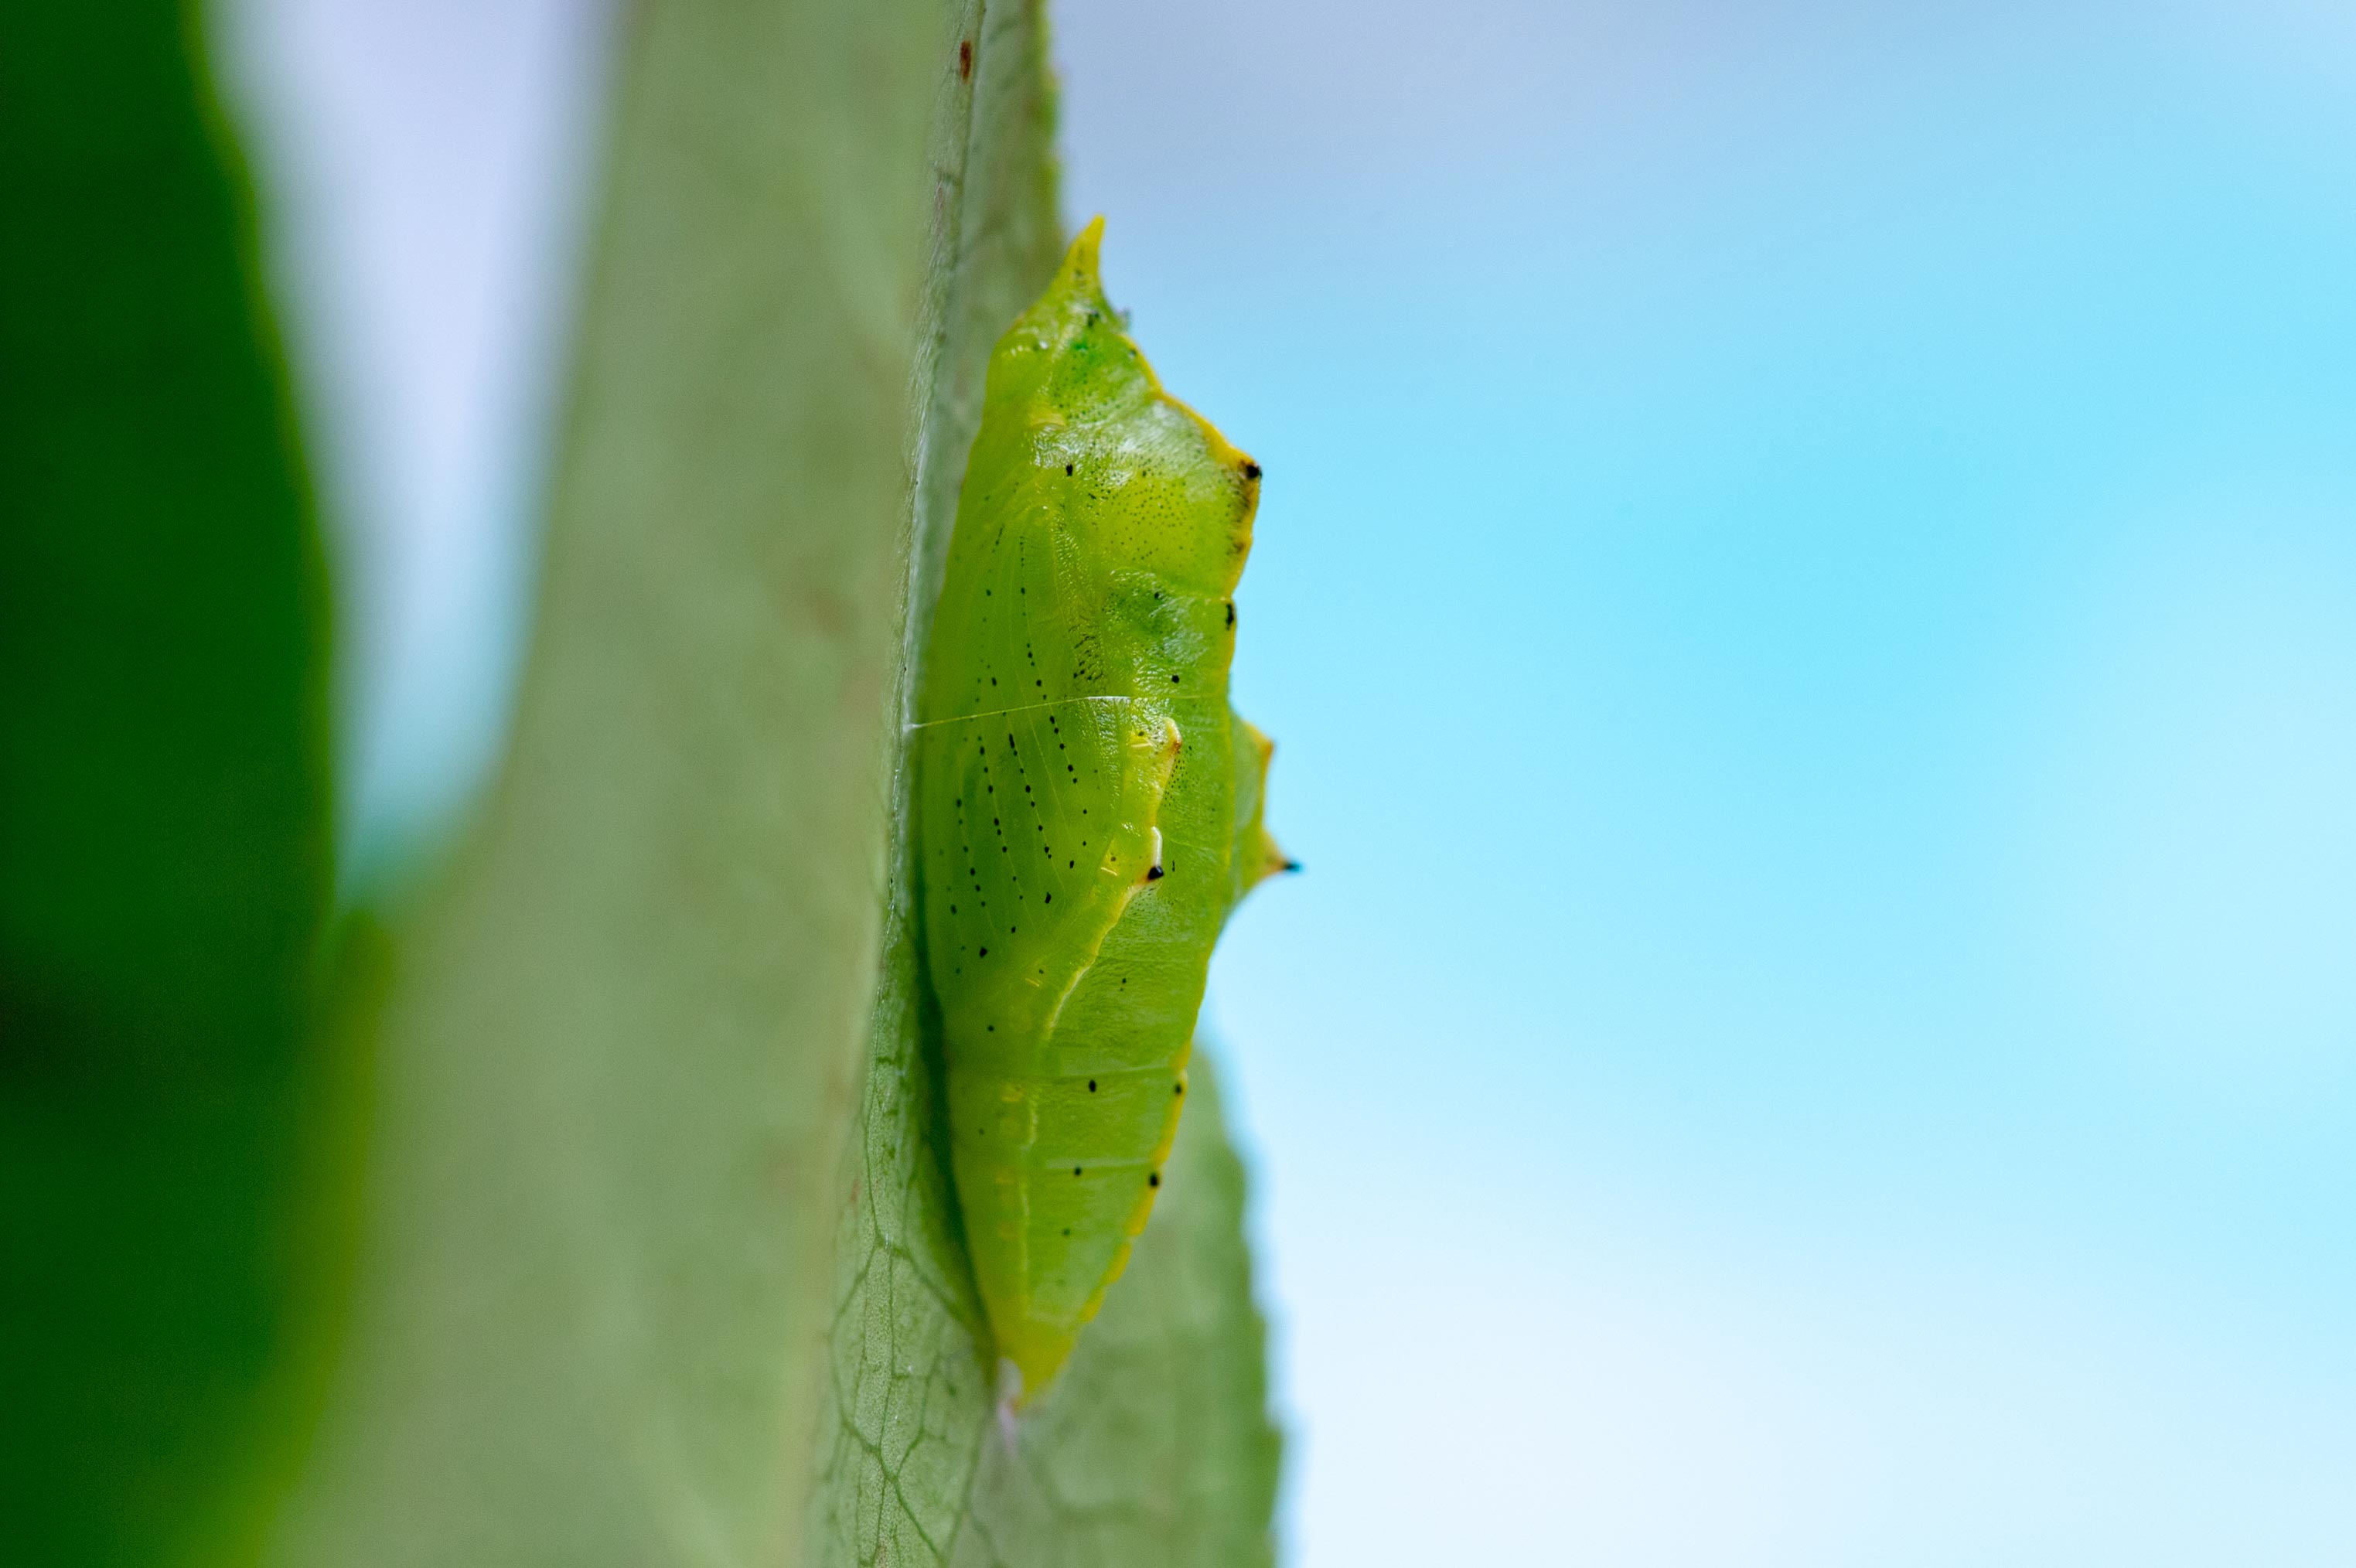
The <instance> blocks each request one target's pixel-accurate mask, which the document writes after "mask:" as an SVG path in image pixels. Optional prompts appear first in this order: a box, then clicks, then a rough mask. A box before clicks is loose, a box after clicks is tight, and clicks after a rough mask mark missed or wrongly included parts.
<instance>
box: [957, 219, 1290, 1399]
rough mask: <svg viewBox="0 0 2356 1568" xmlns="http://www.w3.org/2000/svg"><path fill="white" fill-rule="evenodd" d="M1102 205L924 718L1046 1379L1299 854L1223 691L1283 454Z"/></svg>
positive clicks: (985, 492)
mask: <svg viewBox="0 0 2356 1568" xmlns="http://www.w3.org/2000/svg"><path fill="white" fill-rule="evenodd" d="M1102 230H1103V220H1102V219H1098V220H1097V221H1096V222H1093V223H1090V224H1089V225H1088V227H1087V229H1085V230H1083V231H1082V232H1081V234H1080V236H1079V238H1078V239H1077V240H1075V241H1073V244H1072V247H1071V250H1070V251H1068V252H1067V253H1066V256H1065V257H1064V261H1063V264H1062V266H1061V267H1060V268H1059V269H1058V270H1057V272H1056V273H1055V279H1054V281H1053V282H1052V283H1049V285H1048V287H1047V290H1046V292H1045V293H1044V294H1042V295H1041V296H1040V298H1039V300H1038V302H1037V303H1036V304H1033V305H1032V307H1031V308H1030V309H1029V310H1028V311H1026V312H1024V313H1023V316H1022V318H1021V319H1020V320H1018V321H1016V322H1015V324H1014V325H1013V326H1012V328H1011V329H1010V330H1009V331H1008V332H1007V334H1006V336H1004V337H1003V338H1001V340H1000V341H999V343H998V345H997V347H996V348H995V349H994V350H993V351H992V352H991V359H990V367H989V373H988V379H987V381H986V383H985V387H984V392H983V401H982V415H981V423H980V432H979V433H978V434H977V435H976V436H975V438H974V443H973V450H972V453H971V455H970V457H969V460H968V463H967V465H966V473H965V479H964V483H963V485H962V487H961V489H960V491H959V493H958V513H957V523H956V528H955V531H954V533H953V535H952V537H951V539H950V544H949V553H948V568H947V571H946V574H945V577H944V581H943V585H942V590H941V597H940V602H939V604H938V607H937V611H936V613H935V615H934V620H933V625H932V632H931V640H930V642H929V644H928V645H927V648H926V660H925V671H924V685H923V690H922V694H921V697H920V699H919V702H918V708H917V725H916V731H915V732H914V736H913V741H912V744H913V752H914V761H915V766H916V797H915V798H916V832H917V868H918V894H919V898H920V901H921V904H922V919H923V930H924V938H925V947H926V969H927V972H928V974H929V976H930V977H931V981H932V986H933V990H934V993H935V995H936V997H937V999H938V1001H939V1004H940V1018H941V1025H942V1029H943V1031H944V1040H943V1051H942V1054H943V1059H944V1061H945V1064H946V1068H947V1080H948V1092H947V1101H948V1125H949V1152H950V1164H951V1168H952V1170H953V1173H954V1176H955V1179H956V1186H957V1193H958V1203H959V1205H960V1207H961V1209H962V1211H963V1215H964V1221H965V1232H966V1236H967V1240H968V1244H969V1249H970V1252H971V1254H972V1260H973V1265H974V1276H975V1283H976V1285H977V1286H978V1288H979V1291H980V1297H981V1302H982V1306H983V1308H984V1310H985V1311H986V1312H987V1314H988V1316H989V1320H990V1328H991V1336H992V1338H993V1339H995V1340H996V1342H997V1347H998V1350H999V1353H1000V1354H1001V1356H1003V1357H1005V1358H1006V1359H1007V1360H1011V1361H1012V1362H1013V1363H1014V1366H1015V1367H1016V1369H1017V1370H1018V1371H1020V1373H1021V1375H1022V1382H1023V1392H1022V1396H1021V1397H1022V1399H1023V1401H1025V1402H1027V1401H1029V1400H1030V1399H1032V1398H1033V1397H1035V1396H1036V1395H1037V1393H1038V1392H1039V1391H1040V1390H1041V1389H1043V1388H1044V1386H1045V1385H1046V1384H1047V1382H1048V1381H1049V1380H1051V1379H1052V1378H1053V1377H1054V1376H1055V1373H1056V1371H1057V1370H1058V1369H1060V1368H1061V1367H1062V1366H1063V1364H1064V1362H1065V1360H1066V1358H1067V1357H1068V1356H1069V1355H1070V1354H1071V1351H1072V1347H1073V1345H1074V1343H1075V1342H1076V1339H1077V1338H1078V1336H1079V1332H1080V1329H1081V1328H1082V1327H1083V1326H1084V1325H1085V1324H1086V1323H1087V1321H1088V1320H1089V1319H1090V1318H1091V1317H1094V1316H1095V1315H1096V1312H1097V1308H1098V1305H1099V1304H1100V1303H1101V1302H1102V1301H1103V1299H1104V1293H1105V1289H1106V1287H1107V1286H1108V1285H1110V1284H1111V1283H1112V1282H1113V1281H1114V1280H1115V1279H1116V1278H1118V1277H1119V1274H1120V1272H1121V1269H1122V1267H1123V1265H1124V1264H1126V1263H1127V1261H1128V1258H1129V1252H1130V1242H1131V1241H1132V1239H1133V1238H1135V1237H1136V1236H1137V1234H1138V1233H1139V1232H1141V1231H1142V1230H1143V1229H1144V1226H1145V1221H1146V1218H1147V1216H1148V1214H1150V1213H1151V1210H1152V1207H1153V1200H1154V1197H1155V1194H1156V1192H1157V1191H1158V1189H1159V1188H1160V1186H1161V1181H1162V1162H1163V1161H1164V1160H1165V1159H1166V1158H1167V1157H1169V1154H1170V1148H1171V1145H1172V1142H1173V1139H1174V1138H1175V1137H1176V1136H1177V1130H1178V1117H1179V1115H1180V1113H1181V1111H1182V1110H1183V1107H1184V1104H1185V1089H1186V1059H1187V1053H1188V1051H1189V1049H1190V1048H1191V1044H1192V1041H1193V1039H1194V1020H1195V1015H1196V1013H1197V1012H1198V1011H1199V1010H1200V1008H1201V1006H1202V1000H1203V987H1204V980H1205V974H1206V972H1207V969H1208V966H1209V964H1210V957H1211V948H1212V944H1214V942H1215V941H1216V940H1217V937H1218V934H1219V930H1220V927H1221V926H1222V925H1223V924H1224V923H1226V917H1227V914H1228V912H1229V911H1230V910H1231V909H1232V908H1233V907H1234V903H1235V901H1236V900H1237V898H1239V897H1240V896H1241V895H1242V893H1243V891H1245V890H1246V889H1247V888H1248V887H1249V886H1250V885H1251V884H1252V883H1253V882H1254V881H1257V880H1258V879H1259V878H1260V877H1261V876H1263V875H1265V874H1266V873H1267V872H1268V871H1269V869H1277V868H1280V867H1281V866H1283V865H1284V863H1285V862H1284V860H1283V857H1282V854H1281V852H1280V851H1279V850H1277V849H1276V848H1275V846H1274V843H1273V841H1272V840H1269V838H1268V837H1267V833H1266V831H1265V829H1264V828H1263V827H1261V824H1260V799H1261V795H1262V787H1263V783H1264V777H1265V773H1266V768H1267V762H1268V752H1269V746H1268V742H1267V740H1266V737H1264V736H1261V735H1260V734H1259V732H1258V731H1256V730H1253V729H1252V728H1251V727H1250V726H1249V725H1248V724H1245V723H1244V722H1243V720H1241V719H1239V718H1237V716H1236V715H1235V713H1234V711H1233V710H1232V709H1230V708H1229V707H1228V703H1227V667H1228V664H1229V661H1230V659H1231V658H1232V656H1233V654H1234V649H1235V629H1236V616H1235V606H1234V593H1235V589H1236V583H1237V580H1238V578H1239V577H1240V576H1241V575H1242V572H1243V567H1244V558H1245V556H1246V555H1247V554H1248V552H1249V550H1250V548H1251V535H1252V517H1253V513H1254V510H1255V508H1256V507H1257V506H1258V499H1259V477H1260V472H1259V465H1258V464H1256V463H1254V462H1253V461H1252V460H1251V459H1250V458H1248V457H1247V456H1245V455H1244V453H1241V452H1238V451H1237V450H1236V448H1235V447H1233V446H1231V445H1229V444H1228V443H1227V441H1226V438H1225V437H1223V436H1222V435H1220V434H1219V432H1217V431H1216V430H1215V429H1213V428H1212V427H1211V426H1210V424H1209V423H1207V422H1206V421H1204V420H1203V419H1202V418H1201V417H1200V416H1198V415H1196V414H1195V413H1194V411H1193V410H1191V409H1189V408H1187V407H1186V406H1185V405H1184V404H1183V403H1181V402H1179V401H1178V400H1175V399H1174V398H1172V397H1171V396H1169V395H1168V394H1167V393H1166V392H1164V391H1163V390H1162V385H1161V383H1160V381H1159V380H1158V379H1156V378H1155V377H1154V374H1153V370H1152V368H1151V366H1149V365H1148V364H1147V363H1146V361H1145V358H1144V357H1143V356H1142V355H1141V353H1140V352H1139V351H1138V347H1137V345H1136V344H1135V343H1134V342H1132V341H1131V340H1130V336H1129V333H1128V330H1127V324H1126V322H1125V320H1124V319H1123V318H1122V316H1121V315H1119V313H1117V312H1116V311H1115V310H1114V309H1113V307H1112V306H1111V305H1110V304H1108V302H1107V300H1106V298H1105V295H1104V289H1103V286H1102V284H1101V283H1100V282H1099V280H1098V270H1097V249H1098V241H1099V239H1100V237H1101V234H1102Z"/></svg>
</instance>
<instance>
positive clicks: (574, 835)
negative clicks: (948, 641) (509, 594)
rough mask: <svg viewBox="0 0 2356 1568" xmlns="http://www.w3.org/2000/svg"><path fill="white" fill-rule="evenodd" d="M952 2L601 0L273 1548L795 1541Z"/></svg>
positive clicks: (540, 1548) (445, 1556)
mask: <svg viewBox="0 0 2356 1568" xmlns="http://www.w3.org/2000/svg"><path fill="white" fill-rule="evenodd" d="M958 21H959V17H958V13H957V12H956V11H955V10H954V9H953V8H952V7H950V6H948V5H943V4H937V3H930V0H926V3H908V0H902V3H899V4H884V5H878V4H874V3H873V0H804V3H799V4H789V5H779V4H776V3H775V0H682V3H680V4H676V5H652V6H639V7H633V8H631V9H630V10H629V11H628V12H627V13H626V21H625V23H624V26H625V27H626V34H625V37H623V39H622V40H621V46H620V64H619V68H618V70H619V75H618V93H619V98H618V103H617V107H616V117H615V121H616V123H615V126H614V130H613V133H612V142H611V145H610V148H609V151H608V155H607V168H606V175H605V182H606V183H605V193H604V196H603V198H602V214H601V218H600V222H599V228H598V232H597V240H596V255H595V260H594V268H593V272H592V282H591V284H590V287H589V290H588V293H587V298H586V300H585V304H584V316H583V319H582V323H581V325H580V329H579V337H578V342H577V347H576V350H575V353H576V363H575V371H574V382H573V399H572V407H571V409H570V411H569V417H568V421H567V425H566V431H565V435H564V439H563V446H562V453H561V456H560V459H559V464H558V473H557V478H556V481H555V487H554V492H553V496H552V504H551V517H550V522H549V533H548V539H547V544H546V549H545V558H544V568H543V581H542V583H541V597H540V605H539V615H538V620H537V623H536V625H535V630H534V635H533V640H532V644H531V646H530V653H529V656H528V662H527V666H526V669H525V672H524V676H523V681H522V687H521V692H520V697H519V712H518V716H517V720H516V724H515V730H514V734H513V738H512V743H511V750H510V752H509V756H508V758H507V760H506V762H505V764H504V769H503V773H502V774H501V776H500V778H499V779H498V782H497V783H496V784H495V786H494V787H493V790H492V792H491V794H490V796H489V798H488V800H487V803H486V804H485V805H484V807H483V809H482V812H481V814H480V817H479V820H478V821H477V823H476V825H475V828H474V831H473V832H472V834H471V835H470V837H468V838H467V840H466V842H465V843H464V845H463V846H462V847H461V848H459V849H458V851H457V852H456V855H455V860H454V864H453V867H452V869H451V870H450V872H449V874H448V875H447V877H446V878H445V879H444V880H443V881H442V882H440V883H439V884H438V885H437V886H435V887H434V889H433V890H432V891H430V893H428V894H427V895H425V896H424V897H423V899H422V901H421V902H420V904H419V905H418V907H417V908H416V909H414V910H412V911H409V912H406V913H405V918H404V919H403V921H402V926H403V934H402V939H401V944H400V946H401V952H400V955H399V960H398V965H397V972H396V974H395V976H394V979H393V982H392V987H391V994H390V996H389V997H388V999H387V1002H386V1006H385V1011H384V1015H383V1024H382V1034H381V1046H380V1050H381V1053H382V1061H383V1068H382V1079H381V1083H380V1090H379V1096H378V1104H379V1120H378V1125H377V1130H376V1139H377V1147H376V1152H375V1156H374V1160H373V1165H372V1170H371V1188H372V1198H371V1211H370V1214H369V1231H368V1239H367V1241H366V1243H365V1247H364V1252H363V1257H362V1264H361V1275H360V1281H359V1302H358V1305H357V1307H356V1313H355V1318H354V1328H353V1338H352V1341H351V1346H350V1349H349V1353H348V1359H347V1362H346V1365H345V1367H344V1369H343V1373H342V1376H341V1379H340V1381H339V1383H338V1387H337V1393H336V1398H335V1403H334V1406H333V1408H332V1410H331V1412H330V1414H329V1417H328V1420H327V1426H326V1430H325V1433H324V1435H323V1438H322V1444H321V1448H320V1452H319V1455H318V1457H317V1460H316V1465H315V1467H314V1468H313V1471H312V1473H311V1474H310V1476H309V1477H308V1478H307V1482H306V1486H305V1494H304V1496H303V1497H302V1499H300V1501H299V1506H298V1507H297V1508H296V1509H295V1510H294V1512H293V1514H292V1515H291V1517H290V1518H289V1520H287V1521H286V1525H285V1529H284V1535H283V1538H282V1539H283V1542H284V1555H285V1556H286V1557H288V1558H290V1559H291V1560H294V1561H298V1562H306V1563H335V1564H347V1563H369V1564H393V1563H421V1564H423V1563H430V1564H435V1565H437V1568H438V1565H442V1564H449V1563H497V1564H501V1565H509V1564H522V1563H562V1564H566V1565H567V1568H584V1565H590V1564H596V1563H615V1564H630V1565H632V1568H637V1565H642V1564H648V1563H685V1562H698V1563H745V1564H754V1563H760V1564H771V1563H779V1562H782V1561H786V1560H787V1557H788V1555H789V1552H788V1549H789V1546H790V1544H791V1543H792V1542H793V1541H795V1540H796V1539H797V1538H798V1519H799V1513H798V1505H799V1498H800V1495H801V1493H802V1492H803V1491H804V1489H805V1484H804V1483H803V1481H802V1479H801V1478H802V1477H807V1476H808V1475H809V1473H810V1469H811V1466H812V1458H811V1454H810V1449H811V1443H812V1436H813V1434H814V1432H815V1431H816V1427H817V1421H816V1406H817V1401H818V1397H819V1387H820V1383H821V1378H820V1368H821V1365H822V1349H823V1344H824V1335H825V1331H826V1326H827V1323H828V1320H829V1317H830V1308H831V1306H832V1288H831V1286H832V1270H831V1261H832V1253H831V1249H832V1242H833V1234H834V1226H833V1220H834V1212H835V1209H836V1207H837V1205H838V1190H839V1189H838V1187H837V1181H838V1178H839V1173H840V1171H841V1162H842V1158H843V1151H844V1149H845V1147H846V1145H847V1143H848V1140H849V1136H850V1134H851V1130H852V1128H853V1126H854V1125H855V1124H854V1120H853V1116H854V1107H855V1105H856V1104H857V1090H858V1083H859V1074H860V1070H861V1065H862V1053H863V1051H864V1046H865V1037H866V1020H867V1018H868V1015H869V1013H870V1011H871V1008H872V998H873V987H874V975H875V966H876V962H877V954H878V942H879V936H880V932H881V927H882V915H883V897H884V892H883V890H884V877H885V867H886V848H887V826H888V813H887V805H888V801H889V793H888V788H887V780H888V772H887V769H888V763H889V757H890V751H891V747H892V745H893V743H894V737H895V735H896V728H897V727H896V724H895V723H894V718H895V707H894V700H893V699H894V688H895V683H896V682H897V680H898V678H899V673H900V665H901V652H900V649H901V645H902V638H901V635H900V624H901V608H900V606H901V603H902V600H903V596H904V592H905V576H906V567H905V560H906V549H907V547H906V539H907V518H908V476H909V474H910V472H911V456H910V453H909V450H908V446H909V441H910V437H911V433H912V430H913V426H914V422H915V421H914V420H913V419H912V417H911V411H910V409H909V397H910V389H911V388H912V387H914V386H916V385H917V384H918V381H917V373H918V372H917V350H918V346H919V344H920V342H921V341H922V333H921V331H920V327H921V325H922V320H923V311H924V307H925V303H926V298H927V289H928V280H929V279H930V277H931V275H932V272H931V259H932V254H933V248H934V246H935V244H936V243H937V238H936V235H935V233H934V228H933V218H934V211H935V206H936V192H937V187H940V186H941V185H942V184H943V182H944V181H947V180H949V179H951V178H952V177H953V175H954V168H955V161H956V160H955V157H954V155H955V154H957V153H958V150H959V148H961V145H962V139H963V132H962V126H963V117H962V114H961V113H957V114H954V115H951V114H948V113H945V112H944V111H945V110H946V109H947V108H948V106H950V105H953V104H959V103H961V102H962V101H963V99H964V97H965V96H966V93H967V92H968V91H969V89H968V88H967V86H966V82H965V79H964V76H963V74H962V73H961V72H960V69H959V61H958V44H959V41H960V33H959V31H958ZM943 123H954V124H955V125H956V126H957V127H958V133H957V135H956V137H955V138H954V139H951V140H950V141H949V142H948V144H947V145H944V143H943V139H942V137H941V136H940V134H939V133H938V132H937V129H936V127H937V126H938V125H940V124H943ZM942 171H947V172H942Z"/></svg>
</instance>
